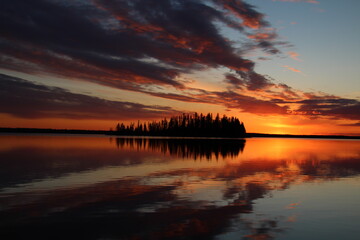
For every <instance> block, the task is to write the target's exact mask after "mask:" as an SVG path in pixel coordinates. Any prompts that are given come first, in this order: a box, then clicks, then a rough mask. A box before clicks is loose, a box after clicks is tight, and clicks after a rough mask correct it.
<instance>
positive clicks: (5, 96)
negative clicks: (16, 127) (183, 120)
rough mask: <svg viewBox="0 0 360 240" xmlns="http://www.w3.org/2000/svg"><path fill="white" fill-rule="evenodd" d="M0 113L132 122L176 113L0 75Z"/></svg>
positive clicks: (156, 107) (20, 115)
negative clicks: (132, 120)
mask: <svg viewBox="0 0 360 240" xmlns="http://www.w3.org/2000/svg"><path fill="white" fill-rule="evenodd" d="M0 93H1V94H0V101H1V102H2V103H5V104H1V105H0V112H1V113H7V114H11V115H13V116H16V117H21V118H29V119H36V118H69V119H105V120H119V119H124V120H131V119H140V118H142V119H144V118H145V119H151V118H159V117H163V116H167V115H171V114H176V113H178V112H177V111H175V110H173V109H171V108H170V107H161V106H150V105H142V104H137V103H131V102H121V101H109V100H104V99H101V98H97V97H91V96H87V95H83V94H75V93H71V92H68V91H66V90H64V89H61V88H55V87H47V86H44V85H37V84H33V83H31V82H29V81H26V80H23V79H20V78H15V77H11V76H7V75H4V74H0Z"/></svg>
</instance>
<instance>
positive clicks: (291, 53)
mask: <svg viewBox="0 0 360 240" xmlns="http://www.w3.org/2000/svg"><path fill="white" fill-rule="evenodd" d="M287 54H288V55H289V56H290V57H291V58H292V59H294V60H296V61H302V60H301V59H300V58H298V57H299V56H300V55H299V54H298V53H297V52H293V51H290V52H287Z"/></svg>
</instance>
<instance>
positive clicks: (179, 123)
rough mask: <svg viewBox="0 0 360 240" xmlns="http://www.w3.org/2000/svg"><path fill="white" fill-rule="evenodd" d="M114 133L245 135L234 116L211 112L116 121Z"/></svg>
mask: <svg viewBox="0 0 360 240" xmlns="http://www.w3.org/2000/svg"><path fill="white" fill-rule="evenodd" d="M114 134H116V135H124V136H178V137H245V135H246V130H245V127H244V124H243V123H242V122H240V120H239V119H238V118H236V117H227V116H226V115H224V116H223V117H220V116H219V114H217V115H216V116H215V117H213V115H212V114H211V113H208V114H207V115H203V114H198V113H194V114H183V115H180V116H173V117H171V118H170V119H169V120H168V119H166V118H165V119H163V120H160V121H152V122H147V123H142V122H140V121H138V122H137V124H135V123H130V124H129V125H125V124H124V123H118V124H117V125H116V128H115V131H114Z"/></svg>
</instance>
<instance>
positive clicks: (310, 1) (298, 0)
mask: <svg viewBox="0 0 360 240" xmlns="http://www.w3.org/2000/svg"><path fill="white" fill-rule="evenodd" d="M272 1H273V2H304V3H313V4H319V3H320V2H319V1H316V0H272Z"/></svg>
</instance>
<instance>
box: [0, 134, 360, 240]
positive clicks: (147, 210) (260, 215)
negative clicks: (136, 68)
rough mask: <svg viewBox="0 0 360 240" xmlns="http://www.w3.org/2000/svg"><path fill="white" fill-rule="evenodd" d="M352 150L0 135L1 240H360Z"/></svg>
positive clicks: (357, 155)
mask: <svg viewBox="0 0 360 240" xmlns="http://www.w3.org/2000/svg"><path fill="white" fill-rule="evenodd" d="M359 174H360V141H358V140H323V139H280V138H277V139H276V138H273V139H270V138H263V139H262V138H253V139H247V140H246V141H244V140H241V139H237V140H226V139H221V140H219V139H174V138H168V139H163V138H114V137H111V138H109V137H102V136H64V135H59V136H50V135H48V136H36V135H27V136H16V135H10V136H0V237H5V238H4V239H24V238H31V237H36V238H37V239H69V238H70V239H330V240H331V239H349V240H352V239H354V240H355V239H356V240H357V239H360V228H359V226H358V225H359V223H360V191H359V189H360V188H359V187H360V175H359Z"/></svg>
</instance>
